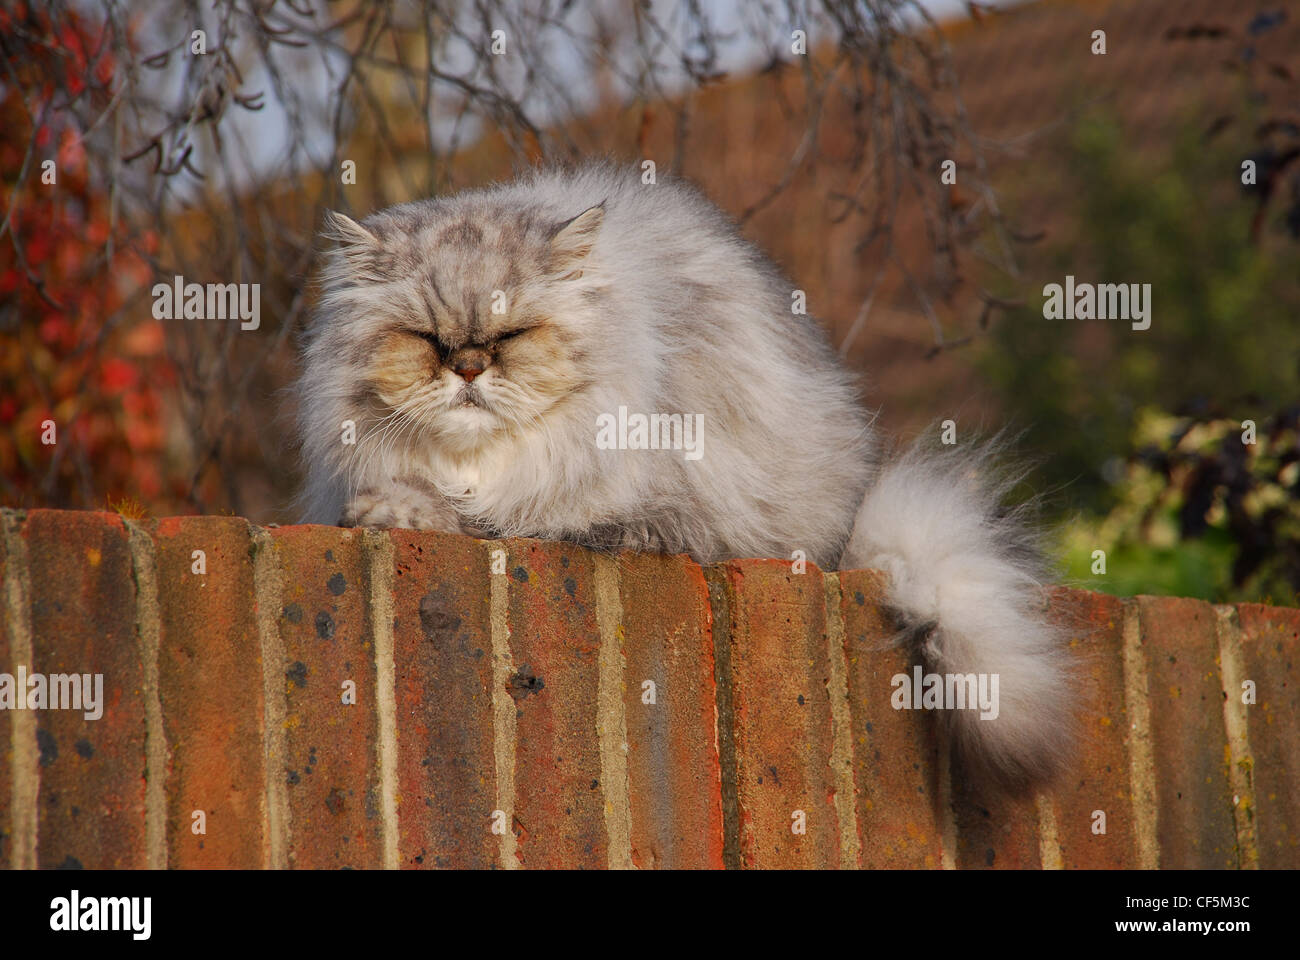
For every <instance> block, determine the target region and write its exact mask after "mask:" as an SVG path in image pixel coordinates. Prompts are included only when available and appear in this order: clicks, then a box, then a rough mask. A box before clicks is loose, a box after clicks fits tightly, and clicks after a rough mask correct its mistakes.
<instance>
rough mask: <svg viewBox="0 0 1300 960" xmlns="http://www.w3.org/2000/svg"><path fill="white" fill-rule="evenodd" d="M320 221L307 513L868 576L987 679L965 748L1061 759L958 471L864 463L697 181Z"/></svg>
mask: <svg viewBox="0 0 1300 960" xmlns="http://www.w3.org/2000/svg"><path fill="white" fill-rule="evenodd" d="M329 235H330V237H331V238H332V239H333V240H334V241H335V244H334V246H333V247H332V248H331V249H330V251H329V252H328V253H327V254H326V255H325V256H326V259H325V264H324V269H323V271H322V275H321V284H322V287H321V297H320V302H319V307H318V310H317V315H316V317H315V320H314V323H313V325H312V329H311V331H310V335H309V338H308V341H307V345H306V350H305V365H304V371H303V375H302V378H301V380H300V384H299V390H298V394H299V400H300V409H301V413H300V424H301V441H302V446H303V451H304V457H305V463H306V467H307V485H306V489H305V491H304V501H305V514H306V517H305V519H306V520H308V521H310V522H316V523H328V524H334V523H339V522H342V523H345V524H349V525H364V526H381V527H388V526H397V527H417V528H428V529H439V530H461V531H466V532H473V533H477V534H478V535H481V536H482V535H487V536H530V537H540V538H546V539H562V540H572V541H576V542H579V543H584V544H587V545H590V546H595V547H600V548H604V547H630V548H635V549H645V550H660V551H668V552H684V553H689V554H690V555H692V556H693V557H694V558H695V559H696V560H699V561H701V562H704V563H708V562H713V561H717V560H722V559H727V558H734V557H780V558H784V559H787V560H790V559H791V558H792V557H793V556H794V555H795V551H803V556H805V557H806V558H807V560H808V561H809V562H811V563H816V564H818V565H820V566H822V567H823V568H828V569H834V568H836V567H837V566H839V565H840V564H841V560H843V561H844V563H845V565H853V566H858V565H861V566H867V565H870V566H875V567H878V568H880V569H882V570H884V571H886V573H888V575H889V576H890V578H891V585H892V590H891V601H892V603H893V605H894V607H895V608H896V609H897V611H898V612H899V614H900V615H901V617H902V619H903V621H904V623H906V624H909V625H911V626H912V627H914V628H915V627H918V626H919V627H921V628H923V629H922V633H923V637H922V641H923V642H922V643H921V652H922V654H923V655H924V656H925V658H926V660H927V662H928V663H930V664H931V665H932V666H934V667H936V668H939V669H942V670H951V671H954V672H967V671H982V672H996V671H999V670H1000V671H1001V672H1002V673H1003V680H1002V683H1001V696H1002V699H1003V704H1004V705H1003V707H1002V717H1001V718H1000V719H998V720H994V721H982V722H981V721H978V720H970V721H969V722H967V721H966V719H965V718H964V717H963V718H960V719H959V721H958V730H957V740H958V742H959V743H961V744H965V745H966V746H967V747H968V748H969V750H968V754H969V755H970V758H971V759H972V760H973V761H974V764H975V765H976V766H981V767H982V768H984V769H985V770H986V771H987V772H989V773H991V774H992V777H993V779H994V780H995V781H997V782H999V783H1002V784H1007V785H1017V784H1020V783H1027V782H1033V781H1038V780H1042V779H1045V778H1047V777H1048V776H1050V774H1051V773H1052V772H1053V771H1054V770H1055V769H1056V768H1057V767H1058V766H1059V763H1060V761H1061V759H1062V758H1063V757H1064V755H1065V752H1064V744H1065V731H1066V729H1067V724H1066V722H1065V718H1066V710H1065V707H1064V702H1065V700H1064V697H1063V689H1064V685H1065V679H1064V678H1065V673H1064V669H1063V667H1062V665H1061V662H1060V658H1059V653H1058V651H1059V639H1058V637H1057V635H1056V633H1055V632H1054V631H1053V629H1052V628H1051V627H1050V626H1049V625H1048V624H1047V623H1046V622H1045V620H1044V618H1043V616H1042V614H1041V611H1040V610H1039V609H1038V607H1037V606H1036V605H1035V604H1036V603H1037V599H1038V596H1039V595H1038V592H1037V588H1036V580H1035V576H1034V567H1033V565H1032V563H1030V562H1029V560H1028V557H1029V556H1030V551H1029V550H1028V549H1027V548H1026V547H1024V546H1023V545H1025V544H1027V543H1028V541H1027V540H1026V539H1025V537H1024V536H1023V535H1022V533H1021V528H1020V526H1018V525H1017V524H1016V523H1015V522H1014V521H1013V520H1007V519H1004V520H997V519H995V517H996V508H997V502H998V491H997V490H996V489H995V488H992V487H990V486H988V484H987V482H986V481H983V480H980V479H978V476H977V475H978V474H979V473H980V472H981V470H982V467H983V464H982V462H981V461H979V460H978V459H975V460H970V459H968V460H965V461H961V463H960V464H959V465H958V467H957V468H954V467H953V466H951V465H950V462H951V461H954V460H955V459H956V458H955V457H953V456H947V457H946V458H945V456H943V455H925V454H921V453H919V452H916V451H913V452H912V453H910V454H908V455H906V456H904V457H902V458H896V459H886V460H883V461H882V459H881V458H880V456H879V455H878V454H877V452H876V445H875V441H874V438H873V432H872V430H871V427H870V418H869V416H868V415H867V414H866V413H865V411H864V410H863V408H862V406H861V405H860V403H859V401H858V398H857V392H856V388H855V386H854V383H853V379H852V377H851V376H850V374H849V372H848V371H847V370H846V369H845V368H844V367H843V366H842V365H841V363H840V362H839V360H838V358H837V356H836V355H835V353H834V351H833V350H832V349H831V347H830V345H829V343H828V342H827V339H826V337H825V335H824V333H823V332H822V330H821V328H820V327H819V326H818V325H817V323H816V322H815V321H814V320H812V319H811V318H810V317H808V316H804V315H802V314H799V313H796V312H795V311H794V310H793V309H792V306H793V305H794V303H795V302H796V301H795V298H794V297H792V294H793V287H792V285H791V284H790V283H789V282H788V281H786V280H785V279H784V278H782V277H781V275H780V273H779V272H778V271H777V270H776V269H775V268H774V267H773V266H772V265H771V263H770V262H769V261H768V260H767V259H766V258H765V257H763V256H762V255H761V254H760V253H759V252H758V251H757V250H755V249H754V247H752V246H751V245H750V244H749V243H747V242H746V241H744V240H743V239H742V238H741V237H740V236H739V234H738V233H737V231H736V229H735V227H734V225H733V224H732V223H731V221H730V220H729V219H728V218H727V217H726V216H725V215H724V214H722V213H721V212H720V211H719V210H718V209H717V208H716V207H714V206H713V205H712V204H710V203H709V202H708V201H707V200H705V199H704V198H703V197H702V196H701V195H700V194H699V193H698V192H697V191H696V190H695V189H694V188H692V187H691V186H689V185H688V184H686V183H685V182H683V181H680V180H676V179H671V178H667V177H664V176H663V175H662V174H661V175H660V176H659V178H658V182H657V183H652V184H647V183H644V182H643V181H642V179H641V176H640V171H639V169H632V168H622V167H618V166H614V165H609V164H603V163H596V164H589V165H585V166H582V167H579V168H577V169H543V170H539V171H535V172H533V173H531V174H530V175H527V176H525V177H524V178H523V179H520V180H517V181H514V182H511V183H507V184H504V185H498V186H494V187H490V188H486V189H482V190H474V191H469V192H466V193H462V194H459V195H456V196H450V197H440V198H437V199H432V200H423V201H418V202H415V203H408V204H403V205H401V206H397V207H392V208H390V209H387V210H384V211H381V212H379V213H375V214H373V215H371V216H369V217H367V218H366V219H365V220H363V221H362V222H361V223H360V224H358V223H355V222H353V221H352V220H349V219H348V218H346V217H341V216H337V215H334V216H332V217H331V219H330V222H329ZM494 303H496V304H497V305H504V307H505V310H504V312H500V313H498V312H494V311H493V306H494ZM453 368H460V369H462V370H465V371H468V372H469V373H467V376H461V375H458V374H457V373H456V372H455V370H454V369H453ZM477 370H481V372H479V373H477V374H473V375H472V379H467V377H469V376H470V374H471V373H472V371H477ZM620 406H622V407H626V408H627V409H628V410H629V411H630V412H633V413H643V414H651V413H661V414H683V415H693V414H702V415H703V417H704V435H703V448H702V449H703V456H702V458H701V459H699V460H688V459H686V458H685V457H684V456H683V453H682V451H680V450H602V449H599V448H598V446H597V443H596V434H597V417H598V416H600V415H601V414H616V413H617V411H618V409H619V407H620ZM346 421H352V422H353V423H354V424H355V427H356V442H355V444H346V443H343V442H342V437H343V436H344V430H345V422H346ZM869 484H870V485H871V490H870V492H868V485H869ZM855 521H856V525H857V532H856V533H855V534H854V535H853V542H852V544H849V538H850V533H851V531H853V530H854V525H855ZM846 545H848V550H847V552H846V549H845V548H846ZM912 635H914V636H919V634H917V633H916V631H915V630H913V633H912ZM981 723H982V724H983V725H982V726H981Z"/></svg>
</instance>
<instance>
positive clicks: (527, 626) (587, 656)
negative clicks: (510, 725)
mask: <svg viewBox="0 0 1300 960" xmlns="http://www.w3.org/2000/svg"><path fill="white" fill-rule="evenodd" d="M502 543H503V544H505V545H506V547H507V550H508V557H509V561H508V563H509V566H508V569H509V571H510V572H509V574H508V576H509V577H510V588H509V589H510V614H509V623H510V653H511V657H512V661H513V664H514V667H515V670H516V671H517V672H516V674H515V678H516V681H515V683H514V684H512V693H513V696H514V699H515V704H516V718H517V742H516V747H515V758H516V768H515V832H516V835H517V836H518V838H519V853H518V855H519V860H520V862H521V863H522V864H523V865H524V866H525V867H530V868H546V867H604V866H607V865H608V862H609V859H608V856H609V855H608V850H607V842H608V841H607V837H606V833H605V819H604V816H605V815H604V804H605V798H604V790H603V789H602V788H601V785H600V775H601V771H600V744H599V741H598V740H597V738H596V711H597V694H598V689H599V672H598V669H599V653H600V636H599V632H598V629H597V626H596V599H595V593H594V569H593V563H592V559H591V555H590V554H589V553H587V552H586V551H584V550H581V549H579V548H577V547H573V546H570V545H568V544H559V543H541V542H538V541H533V540H514V541H502ZM494 546H495V544H494Z"/></svg>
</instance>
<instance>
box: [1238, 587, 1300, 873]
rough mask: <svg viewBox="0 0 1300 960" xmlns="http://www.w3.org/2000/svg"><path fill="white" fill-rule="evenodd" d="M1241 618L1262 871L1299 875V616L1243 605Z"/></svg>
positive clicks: (1239, 613) (1277, 610)
mask: <svg viewBox="0 0 1300 960" xmlns="http://www.w3.org/2000/svg"><path fill="white" fill-rule="evenodd" d="M1237 616H1238V619H1239V620H1240V622H1241V632H1242V638H1241V639H1242V648H1243V652H1244V655H1245V663H1244V665H1243V666H1244V668H1245V673H1244V676H1243V679H1246V680H1254V681H1255V703H1254V705H1252V706H1247V708H1246V716H1247V724H1248V727H1249V733H1248V736H1249V738H1250V750H1251V754H1252V758H1251V776H1252V780H1253V783H1254V788H1255V808H1256V817H1255V842H1256V845H1257V847H1258V849H1259V865H1260V866H1261V867H1263V868H1265V869H1290V870H1295V869H1297V868H1300V610H1291V609H1286V608H1282V607H1264V606H1259V605H1258V604H1253V603H1243V604H1241V605H1240V606H1239V607H1237ZM1235 695H1236V696H1240V695H1241V694H1240V693H1239V692H1237V693H1235Z"/></svg>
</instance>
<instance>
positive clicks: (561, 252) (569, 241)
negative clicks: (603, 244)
mask: <svg viewBox="0 0 1300 960" xmlns="http://www.w3.org/2000/svg"><path fill="white" fill-rule="evenodd" d="M604 222H605V202H604V201H603V200H602V201H601V202H600V203H598V204H596V206H594V207H589V208H588V209H586V210H584V211H582V213H580V214H578V215H577V216H576V217H574V218H573V219H572V220H568V221H566V222H564V223H562V224H560V226H559V227H558V228H557V229H556V231H555V234H554V235H553V236H552V237H551V258H552V259H551V265H552V268H553V269H554V270H555V272H556V273H558V272H560V271H561V270H572V269H573V268H574V267H576V266H577V265H578V264H579V263H581V262H582V261H583V260H584V259H586V256H587V254H589V253H591V248H592V246H593V245H594V244H595V242H596V234H598V233H600V225H601V224H602V223H604Z"/></svg>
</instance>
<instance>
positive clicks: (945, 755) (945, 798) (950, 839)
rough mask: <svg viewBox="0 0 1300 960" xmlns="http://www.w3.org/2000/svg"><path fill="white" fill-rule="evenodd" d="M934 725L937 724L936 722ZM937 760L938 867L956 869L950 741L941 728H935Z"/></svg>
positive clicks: (955, 828)
mask: <svg viewBox="0 0 1300 960" xmlns="http://www.w3.org/2000/svg"><path fill="white" fill-rule="evenodd" d="M936 727H938V725H937V724H936ZM934 736H935V737H936V739H937V740H938V744H939V749H938V750H937V751H936V753H937V754H938V760H939V771H938V772H939V775H938V781H939V783H938V787H939V867H940V869H942V870H956V869H957V811H956V808H955V807H954V806H953V801H954V797H953V789H952V742H951V741H950V740H949V739H948V736H947V735H946V734H945V733H944V732H943V730H942V729H936V730H935V733H934Z"/></svg>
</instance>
